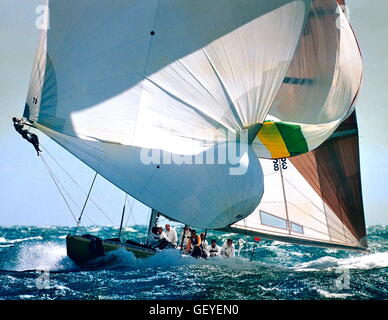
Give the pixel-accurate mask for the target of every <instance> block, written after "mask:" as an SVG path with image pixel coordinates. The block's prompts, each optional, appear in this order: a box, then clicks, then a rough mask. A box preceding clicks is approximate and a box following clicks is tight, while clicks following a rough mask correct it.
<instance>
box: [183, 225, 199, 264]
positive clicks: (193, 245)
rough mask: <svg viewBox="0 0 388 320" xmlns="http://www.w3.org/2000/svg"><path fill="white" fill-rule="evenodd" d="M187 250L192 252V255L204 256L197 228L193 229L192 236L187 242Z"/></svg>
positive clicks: (195, 256) (196, 256)
mask: <svg viewBox="0 0 388 320" xmlns="http://www.w3.org/2000/svg"><path fill="white" fill-rule="evenodd" d="M186 252H187V253H191V256H192V257H194V258H199V257H201V256H202V250H201V237H200V236H197V232H196V231H195V230H191V237H190V239H189V241H188V243H187V248H186Z"/></svg>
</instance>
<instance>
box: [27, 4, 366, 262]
mask: <svg viewBox="0 0 388 320" xmlns="http://www.w3.org/2000/svg"><path fill="white" fill-rule="evenodd" d="M340 4H341V5H343V4H344V2H343V1H338V3H337V1H335V0H315V1H312V0H276V1H274V0H263V1H257V0H241V1H226V0H225V1H224V0H220V1H211V0H201V1H191V0H161V1H154V0H141V1H138V0H120V1H115V2H112V3H108V2H107V1H105V0H97V1H93V2H91V1H82V2H80V1H78V0H67V1H61V0H48V3H47V6H48V7H47V8H48V11H49V14H50V26H49V28H46V29H42V30H41V32H40V37H39V43H38V49H37V53H36V58H35V62H34V66H33V70H32V75H31V81H30V86H29V91H28V95H27V101H26V104H25V109H24V113H23V119H24V120H23V121H24V124H25V125H26V126H29V127H31V128H35V129H38V130H39V131H41V132H42V133H44V134H46V135H47V136H49V137H50V138H51V139H52V140H54V141H55V142H56V143H58V144H59V145H60V146H62V147H63V148H64V149H66V150H67V151H69V152H70V153H72V154H73V155H74V156H76V157H77V158H78V159H79V160H80V161H82V162H84V163H85V164H87V165H88V166H89V167H90V168H92V169H93V170H94V171H95V172H96V174H99V175H101V176H103V177H104V178H106V179H107V180H108V181H110V182H111V183H112V184H114V185H115V186H117V187H118V188H119V189H121V190H123V191H124V192H125V193H126V194H128V195H130V196H132V197H133V198H135V199H137V200H139V201H140V202H142V203H144V204H145V205H147V206H148V207H150V208H151V209H152V212H155V214H156V213H160V214H162V215H164V216H166V217H168V218H169V219H171V220H174V221H178V222H180V223H182V224H185V225H190V226H194V227H197V228H201V229H208V230H209V229H215V230H226V231H232V232H237V233H241V234H247V235H254V236H260V237H263V238H268V239H275V240H280V241H286V242H293V243H298V244H303V245H316V246H324V247H333V248H342V249H351V250H366V248H367V242H366V232H365V221H364V211H363V204H362V195H361V180H360V165H359V151H358V130H357V121H356V115H355V104H356V98H357V96H358V94H359V89H360V87H361V81H362V59H361V53H360V49H359V47H358V44H357V40H356V38H355V35H354V33H353V31H352V29H351V26H350V24H349V22H348V20H347V18H346V16H345V14H344V12H343V10H342V8H341V7H340ZM229 133H232V135H230V134H229ZM242 137H246V139H243V138H242ZM237 149H239V150H241V152H240V154H239V155H238V156H236V159H233V161H228V160H230V159H229V158H228V157H229V155H230V153H229V151H230V150H237ZM209 154H212V155H213V158H212V159H213V161H204V160H203V159H206V160H208V158H207V157H206V156H208V155H209ZM225 154H226V158H225V157H224V158H223V155H225ZM158 155H159V157H158ZM41 156H43V154H42V155H41ZM199 159H200V160H201V159H202V161H199ZM237 169H238V170H237ZM81 216H82V212H81ZM81 216H80V218H81ZM80 222H81V219H78V221H77V223H80ZM150 226H151V224H150ZM120 230H121V228H120ZM119 238H120V237H119ZM119 247H124V248H125V249H127V250H129V251H132V252H133V253H134V254H135V256H137V257H147V256H150V255H152V254H154V253H155V250H153V249H152V248H150V247H148V246H147V244H139V243H135V242H131V241H129V242H127V243H121V242H120V239H107V240H101V239H96V238H93V237H89V236H78V235H69V236H68V238H67V250H68V255H69V256H70V257H71V258H72V259H73V260H74V261H75V262H77V263H84V262H85V261H89V260H90V259H93V258H94V257H96V256H98V255H103V254H104V253H105V252H107V251H110V250H114V249H117V248H119Z"/></svg>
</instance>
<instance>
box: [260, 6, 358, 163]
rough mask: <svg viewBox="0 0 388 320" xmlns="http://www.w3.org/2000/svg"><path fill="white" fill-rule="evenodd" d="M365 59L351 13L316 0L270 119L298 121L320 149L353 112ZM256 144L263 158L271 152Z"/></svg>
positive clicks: (311, 146)
mask: <svg viewBox="0 0 388 320" xmlns="http://www.w3.org/2000/svg"><path fill="white" fill-rule="evenodd" d="M362 71H363V67H362V59H361V53H360V50H359V48H358V45H357V40H356V38H355V36H354V33H353V31H352V29H351V26H350V24H349V22H348V21H347V19H346V16H345V15H344V13H343V12H342V9H341V8H340V6H338V5H337V4H336V2H335V1H314V2H313V4H312V7H311V9H310V13H309V16H308V20H307V22H306V24H305V27H304V32H303V35H302V37H301V39H300V41H299V44H298V48H297V50H296V53H295V56H294V58H293V60H292V62H291V64H290V67H289V70H288V72H287V74H286V78H285V79H284V82H283V84H282V86H281V87H280V90H279V91H278V93H277V95H276V97H275V99H274V102H273V103H272V105H271V108H270V110H269V113H268V116H267V120H275V121H282V122H288V123H292V124H297V125H300V126H301V130H302V133H303V135H304V137H305V140H306V142H307V145H308V150H310V151H311V150H314V149H315V148H317V147H318V146H319V145H320V144H322V143H323V142H324V141H325V140H326V139H327V138H328V137H329V136H330V135H331V134H332V133H333V132H334V131H335V129H336V128H337V127H338V126H339V125H340V124H341V122H342V121H343V120H345V119H346V118H347V117H348V116H349V115H350V114H351V113H352V111H353V108H354V103H355V99H356V97H357V94H358V91H359V88H360V85H361V80H362ZM254 143H255V144H256V146H255V151H256V153H257V154H258V155H259V156H260V157H265V158H271V154H270V153H269V151H268V150H267V149H266V148H265V146H264V145H262V144H261V143H260V140H259V139H258V138H256V139H255V141H254Z"/></svg>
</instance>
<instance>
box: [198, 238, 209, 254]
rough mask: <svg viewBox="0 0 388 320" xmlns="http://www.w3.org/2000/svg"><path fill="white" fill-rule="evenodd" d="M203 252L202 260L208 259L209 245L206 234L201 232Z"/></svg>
mask: <svg viewBox="0 0 388 320" xmlns="http://www.w3.org/2000/svg"><path fill="white" fill-rule="evenodd" d="M200 237H201V251H202V258H204V259H207V257H208V256H209V244H208V242H207V240H206V234H205V232H201V234H200Z"/></svg>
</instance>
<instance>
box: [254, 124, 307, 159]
mask: <svg viewBox="0 0 388 320" xmlns="http://www.w3.org/2000/svg"><path fill="white" fill-rule="evenodd" d="M257 137H258V139H259V140H260V142H261V143H262V144H263V145H264V146H265V148H266V149H267V150H268V151H269V152H270V154H271V158H273V159H278V158H287V157H293V156H297V155H299V154H303V153H306V152H308V151H309V149H308V145H307V141H306V139H305V137H304V135H303V132H302V129H301V127H300V126H299V125H297V124H290V123H286V122H274V121H264V123H263V125H262V127H261V128H260V131H259V133H258V134H257Z"/></svg>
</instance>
